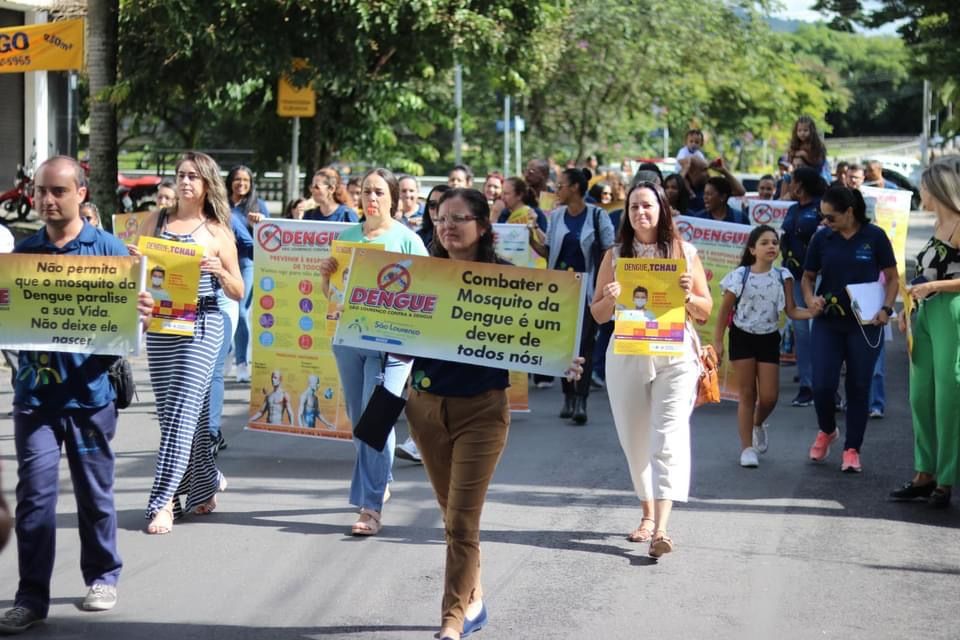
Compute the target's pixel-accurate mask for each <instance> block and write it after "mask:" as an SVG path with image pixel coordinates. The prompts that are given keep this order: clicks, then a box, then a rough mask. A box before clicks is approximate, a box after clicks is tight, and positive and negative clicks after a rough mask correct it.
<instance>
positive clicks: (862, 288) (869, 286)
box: [846, 282, 886, 324]
mask: <svg viewBox="0 0 960 640" xmlns="http://www.w3.org/2000/svg"><path fill="white" fill-rule="evenodd" d="M846 289H847V295H848V296H850V308H851V309H853V312H854V313H855V314H856V315H857V320H859V321H860V324H870V322H871V321H872V320H873V319H874V318H875V317H876V316H877V314H878V313H880V309H881V308H882V307H883V298H884V296H885V295H886V292H885V291H884V289H883V285H882V284H880V283H879V282H863V283H859V284H848V285H847V287H846Z"/></svg>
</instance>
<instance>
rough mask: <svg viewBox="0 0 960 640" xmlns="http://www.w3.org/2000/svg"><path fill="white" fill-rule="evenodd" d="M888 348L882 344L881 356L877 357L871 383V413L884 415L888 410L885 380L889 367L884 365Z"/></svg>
mask: <svg viewBox="0 0 960 640" xmlns="http://www.w3.org/2000/svg"><path fill="white" fill-rule="evenodd" d="M886 355H887V348H886V347H885V346H884V343H883V342H881V343H880V355H878V356H877V364H876V366H874V367H873V380H872V381H871V383H870V411H879V412H880V413H883V412H884V411H885V410H886V408H887V394H886V392H885V391H884V390H883V378H884V376H885V375H886V374H887V367H886V365H885V364H884V360H886Z"/></svg>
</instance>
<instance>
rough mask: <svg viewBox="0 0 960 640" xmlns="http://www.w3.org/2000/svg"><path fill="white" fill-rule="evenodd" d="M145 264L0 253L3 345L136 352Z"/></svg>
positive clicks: (0, 344) (136, 260)
mask: <svg viewBox="0 0 960 640" xmlns="http://www.w3.org/2000/svg"><path fill="white" fill-rule="evenodd" d="M145 265H146V262H145V261H143V260H142V259H141V258H135V257H133V256H66V255H36V254H24V253H7V254H2V255H0V347H3V348H5V349H14V350H24V351H64V352H68V353H91V354H93V353H95V354H103V355H118V356H122V355H127V354H128V353H131V352H137V351H138V350H139V344H140V314H139V313H138V312H137V294H138V293H139V291H140V290H141V287H142V285H143V277H144V268H145Z"/></svg>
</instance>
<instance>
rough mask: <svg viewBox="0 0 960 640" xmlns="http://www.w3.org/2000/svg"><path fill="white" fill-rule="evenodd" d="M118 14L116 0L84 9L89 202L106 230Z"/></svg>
mask: <svg viewBox="0 0 960 640" xmlns="http://www.w3.org/2000/svg"><path fill="white" fill-rule="evenodd" d="M118 11H119V5H118V0H89V2H88V6H87V36H86V40H87V73H88V74H89V83H90V85H89V86H90V107H89V109H90V148H89V156H90V199H91V200H92V201H93V202H96V203H97V205H98V206H99V207H100V213H101V216H102V218H103V219H104V220H105V224H106V225H107V227H108V228H109V226H110V224H111V222H110V221H111V220H112V216H113V214H114V213H116V208H117V110H116V105H115V104H114V102H113V97H112V93H111V89H112V87H113V85H114V83H115V82H116V78H117V14H118Z"/></svg>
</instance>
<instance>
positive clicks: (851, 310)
mask: <svg viewBox="0 0 960 640" xmlns="http://www.w3.org/2000/svg"><path fill="white" fill-rule="evenodd" d="M820 211H821V213H822V214H823V222H824V225H825V227H826V228H822V229H820V230H819V231H818V232H817V233H816V234H815V235H814V236H813V238H812V239H811V241H810V246H809V248H808V249H807V257H806V263H805V264H804V271H803V281H802V283H801V287H802V289H803V297H804V300H805V301H806V304H807V308H808V309H809V310H810V312H811V313H812V314H813V316H814V320H813V329H812V331H811V336H810V342H811V347H812V349H811V352H812V355H813V404H814V406H815V407H816V410H817V422H818V424H819V427H820V430H819V431H818V432H817V437H816V439H815V440H814V442H813V446H811V447H810V459H811V460H813V461H815V462H822V461H823V460H825V459H826V457H827V455H828V454H829V453H830V445H831V444H833V443H834V442H836V441H837V440H839V439H840V431H839V430H838V429H837V422H836V413H835V405H834V396H835V394H836V391H837V387H838V386H839V384H840V369H841V365H842V364H843V363H846V365H847V376H846V392H847V416H846V417H847V421H846V424H847V433H846V438H845V440H844V444H843V456H842V461H841V465H840V470H841V471H844V472H849V473H859V472H860V471H862V470H863V468H862V466H861V464H860V447H861V446H862V445H863V435H864V432H865V431H866V428H867V409H868V404H869V400H870V383H871V380H872V377H873V368H874V365H875V364H876V361H877V356H878V355H879V353H880V344H881V341H882V340H883V327H884V325H886V324H887V322H889V320H890V316H891V315H893V307H892V305H893V302H894V300H896V297H897V288H898V286H899V282H898V276H897V261H896V258H895V257H894V255H893V246H892V245H891V244H890V239H889V238H887V234H886V233H885V232H884V231H883V229H881V228H880V227H878V226H876V225H875V224H872V223H871V222H870V220H869V219H868V218H867V207H866V204H865V203H864V201H863V196H862V195H860V192H859V191H856V190H854V189H848V188H846V187H841V186H833V187H830V188H829V189H827V191H826V193H824V194H823V199H822V200H821V202H820ZM881 273H883V274H884V276H885V277H886V284H885V285H884V288H883V300H882V302H883V304H882V305H881V306H880V310H879V311H877V312H876V313H875V314H872V315H871V317H864V318H859V319H858V316H859V315H860V314H859V311H858V309H859V307H858V308H857V309H855V307H856V306H857V305H855V304H853V303H851V300H850V295H849V293H848V286H849V285H854V284H860V283H876V282H877V281H878V280H879V279H880V274H881ZM817 276H819V277H820V284H819V286H817V288H816V292H815V291H814V283H815V282H816V281H817Z"/></svg>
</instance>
